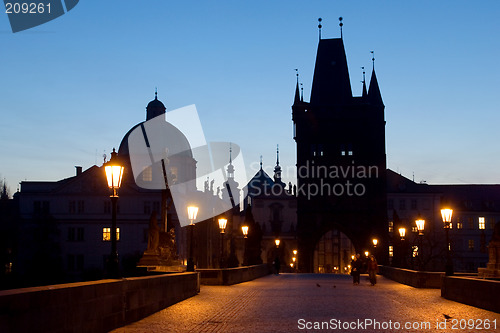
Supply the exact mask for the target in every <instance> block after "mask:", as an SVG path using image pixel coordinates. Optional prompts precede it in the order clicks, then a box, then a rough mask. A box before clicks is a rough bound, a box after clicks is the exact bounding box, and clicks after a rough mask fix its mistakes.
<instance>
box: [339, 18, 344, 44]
mask: <svg viewBox="0 0 500 333" xmlns="http://www.w3.org/2000/svg"><path fill="white" fill-rule="evenodd" d="M343 19H344V18H343V17H342V16H341V17H339V27H340V39H343V36H342V27H343V26H344V23H342V20H343Z"/></svg>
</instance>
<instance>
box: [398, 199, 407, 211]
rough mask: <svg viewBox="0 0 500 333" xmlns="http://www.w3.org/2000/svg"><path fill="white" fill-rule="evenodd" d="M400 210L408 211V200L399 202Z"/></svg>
mask: <svg viewBox="0 0 500 333" xmlns="http://www.w3.org/2000/svg"><path fill="white" fill-rule="evenodd" d="M399 209H400V210H405V209H406V200H405V199H400V200H399Z"/></svg>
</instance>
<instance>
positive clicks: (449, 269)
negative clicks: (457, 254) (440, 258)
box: [441, 208, 453, 276]
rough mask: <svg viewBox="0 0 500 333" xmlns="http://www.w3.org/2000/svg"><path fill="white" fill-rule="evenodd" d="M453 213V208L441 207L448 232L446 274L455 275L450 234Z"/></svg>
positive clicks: (445, 228)
mask: <svg viewBox="0 0 500 333" xmlns="http://www.w3.org/2000/svg"><path fill="white" fill-rule="evenodd" d="M452 215H453V209H450V208H443V209H441V217H442V218H443V223H444V230H445V232H446V265H445V275H447V276H451V275H453V262H452V261H451V249H450V236H449V230H450V228H451V217H452Z"/></svg>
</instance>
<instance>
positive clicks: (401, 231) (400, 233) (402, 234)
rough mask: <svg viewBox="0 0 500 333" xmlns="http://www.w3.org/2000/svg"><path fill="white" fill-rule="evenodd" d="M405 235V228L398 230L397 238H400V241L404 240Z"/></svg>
mask: <svg viewBox="0 0 500 333" xmlns="http://www.w3.org/2000/svg"><path fill="white" fill-rule="evenodd" d="M405 235H406V228H399V236H400V237H401V240H404V239H405Z"/></svg>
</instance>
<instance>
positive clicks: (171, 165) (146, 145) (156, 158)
mask: <svg viewBox="0 0 500 333" xmlns="http://www.w3.org/2000/svg"><path fill="white" fill-rule="evenodd" d="M146 110H147V116H146V120H145V121H142V122H140V123H138V124H137V125H135V126H133V127H132V128H131V129H130V130H129V131H128V132H127V133H126V134H125V136H124V137H123V139H122V141H121V143H120V147H119V148H118V156H120V157H121V158H122V159H123V160H124V161H125V163H126V169H129V170H132V167H134V165H136V166H137V165H143V166H144V167H146V166H148V165H151V166H152V167H153V169H154V170H156V168H157V166H156V164H158V163H160V161H161V160H162V159H163V158H165V157H166V158H167V160H166V161H167V168H168V169H170V172H171V173H172V174H173V179H174V183H177V182H186V181H191V180H193V179H196V161H195V160H194V158H193V153H192V151H191V145H190V144H189V141H188V139H187V138H186V136H185V135H184V134H183V133H182V132H181V131H180V130H179V129H178V128H177V127H175V126H174V125H172V124H171V123H169V122H167V121H166V120H165V115H166V113H165V110H166V108H165V106H164V105H163V103H162V102H161V101H159V100H158V99H157V97H156V96H155V99H154V100H153V101H151V102H149V104H148V106H147V108H146ZM150 153H151V154H152V156H150ZM151 158H152V159H153V160H152V161H150V159H151ZM151 163H152V164H151ZM160 169H161V168H160ZM143 172H144V171H143ZM143 172H142V173H143ZM142 173H141V174H138V175H134V176H135V181H136V183H137V185H139V186H141V184H139V183H138V182H142V181H149V182H154V181H155V178H156V176H155V174H154V172H153V175H152V176H151V175H150V176H148V173H149V174H150V173H151V171H146V174H144V175H142ZM151 177H152V179H150V178H151ZM143 185H144V184H143Z"/></svg>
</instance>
